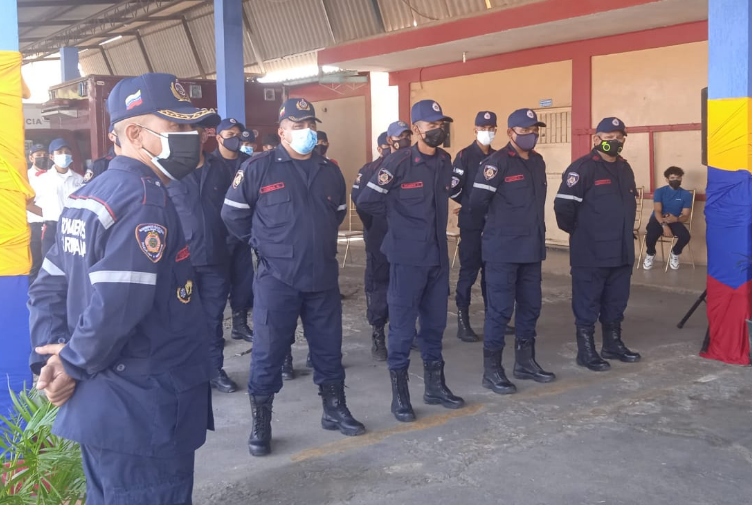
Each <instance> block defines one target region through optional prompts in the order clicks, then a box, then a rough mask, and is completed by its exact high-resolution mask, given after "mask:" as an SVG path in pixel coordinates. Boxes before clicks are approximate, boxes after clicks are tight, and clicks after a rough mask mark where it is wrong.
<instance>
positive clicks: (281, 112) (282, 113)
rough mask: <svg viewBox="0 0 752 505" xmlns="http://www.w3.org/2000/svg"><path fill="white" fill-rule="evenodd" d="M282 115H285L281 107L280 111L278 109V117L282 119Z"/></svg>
mask: <svg viewBox="0 0 752 505" xmlns="http://www.w3.org/2000/svg"><path fill="white" fill-rule="evenodd" d="M284 115H285V108H284V107H282V108H281V109H279V117H282V116H284Z"/></svg>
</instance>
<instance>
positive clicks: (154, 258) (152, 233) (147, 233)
mask: <svg viewBox="0 0 752 505" xmlns="http://www.w3.org/2000/svg"><path fill="white" fill-rule="evenodd" d="M166 238H167V228H165V227H164V226H162V225H161V224H154V223H141V224H140V225H138V226H136V240H137V241H138V247H139V248H140V249H141V252H143V253H144V254H145V255H146V257H147V258H149V260H151V262H152V263H157V262H158V261H159V260H161V259H162V254H164V249H165V239H166Z"/></svg>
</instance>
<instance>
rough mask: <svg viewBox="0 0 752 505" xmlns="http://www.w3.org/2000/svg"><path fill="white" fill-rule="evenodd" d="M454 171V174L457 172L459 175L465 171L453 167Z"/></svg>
mask: <svg viewBox="0 0 752 505" xmlns="http://www.w3.org/2000/svg"><path fill="white" fill-rule="evenodd" d="M454 173H455V174H459V175H464V174H465V171H464V170H462V169H461V168H455V169H454Z"/></svg>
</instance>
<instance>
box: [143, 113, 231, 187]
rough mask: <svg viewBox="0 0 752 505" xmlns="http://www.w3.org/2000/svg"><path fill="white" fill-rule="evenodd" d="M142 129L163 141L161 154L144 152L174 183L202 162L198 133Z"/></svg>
mask: <svg viewBox="0 0 752 505" xmlns="http://www.w3.org/2000/svg"><path fill="white" fill-rule="evenodd" d="M142 128H144V129H145V130H146V131H148V132H149V133H151V134H152V135H155V136H157V137H159V139H160V140H161V141H162V151H161V152H160V153H159V154H157V155H154V154H151V153H150V152H149V151H147V150H146V149H144V151H146V153H147V154H149V156H151V162H152V163H154V165H155V166H156V167H157V168H158V169H159V170H160V171H161V172H162V173H163V174H165V175H166V176H167V177H169V178H170V179H172V180H173V181H179V180H180V179H182V178H183V177H185V176H186V175H188V174H190V173H191V172H193V171H194V170H196V167H197V166H198V162H199V161H200V160H201V137H200V136H199V134H198V132H197V131H192V132H169V133H157V132H154V131H151V130H149V129H148V128H146V127H143V126H142ZM228 140H229V139H228ZM238 140H240V139H238ZM142 149H143V148H142ZM164 153H167V154H166V155H165V154H164Z"/></svg>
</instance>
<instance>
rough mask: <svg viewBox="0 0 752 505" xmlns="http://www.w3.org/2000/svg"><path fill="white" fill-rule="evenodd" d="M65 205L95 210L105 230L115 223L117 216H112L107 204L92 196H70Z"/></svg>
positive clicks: (70, 207)
mask: <svg viewBox="0 0 752 505" xmlns="http://www.w3.org/2000/svg"><path fill="white" fill-rule="evenodd" d="M65 206H66V207H68V208H69V209H83V210H88V211H90V212H93V213H94V215H96V216H97V219H99V222H100V223H102V226H104V228H105V230H106V229H107V228H109V227H110V226H112V225H113V224H115V218H114V217H112V214H110V210H109V209H108V208H107V206H106V205H105V204H103V203H102V202H98V201H97V200H94V199H92V198H68V200H66V202H65Z"/></svg>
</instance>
